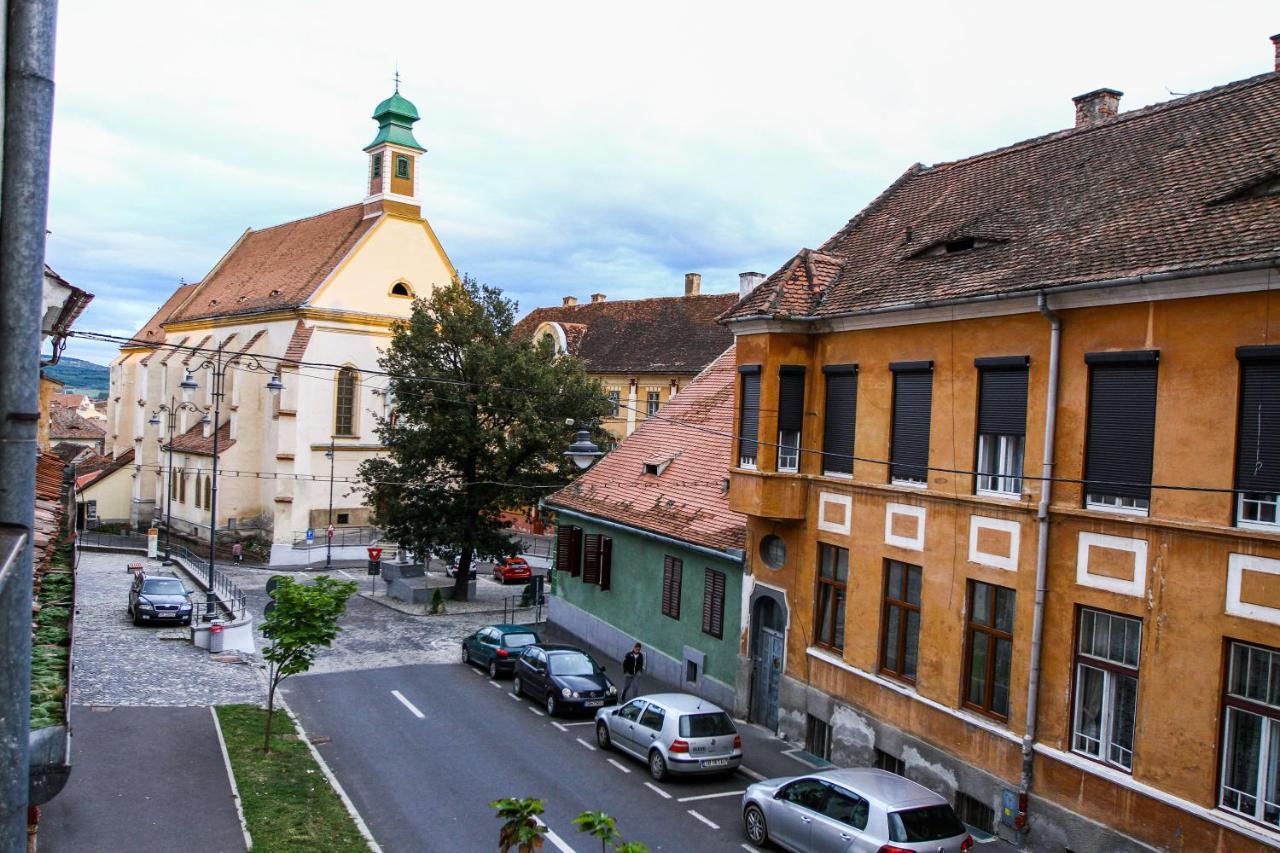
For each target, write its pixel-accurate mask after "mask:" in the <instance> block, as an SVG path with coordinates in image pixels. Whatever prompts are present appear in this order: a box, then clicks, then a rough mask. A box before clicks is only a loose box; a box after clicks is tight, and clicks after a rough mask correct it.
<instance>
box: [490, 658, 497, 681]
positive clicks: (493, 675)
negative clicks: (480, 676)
mask: <svg viewBox="0 0 1280 853" xmlns="http://www.w3.org/2000/svg"><path fill="white" fill-rule="evenodd" d="M489 677H490V678H492V679H493V680H494V681H497V680H498V662H497V661H496V660H491V661H489Z"/></svg>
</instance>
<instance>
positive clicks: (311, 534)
mask: <svg viewBox="0 0 1280 853" xmlns="http://www.w3.org/2000/svg"><path fill="white" fill-rule="evenodd" d="M315 538H316V532H315V531H314V530H312V529H311V528H310V527H308V528H307V541H308V542H310V541H311V540H312V539H315Z"/></svg>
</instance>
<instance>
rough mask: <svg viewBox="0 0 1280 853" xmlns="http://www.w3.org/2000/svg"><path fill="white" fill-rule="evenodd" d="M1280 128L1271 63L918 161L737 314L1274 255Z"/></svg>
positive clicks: (846, 309)
mask: <svg viewBox="0 0 1280 853" xmlns="http://www.w3.org/2000/svg"><path fill="white" fill-rule="evenodd" d="M1277 127H1280V74H1274V73H1269V74H1263V75H1260V76H1258V77H1253V78H1250V79H1248V80H1241V81H1238V82H1236V83H1231V84H1228V85H1226V86H1221V87H1218V88H1216V89H1211V90H1208V91H1206V92H1200V93H1198V94H1194V95H1189V96H1187V97H1183V98H1178V99H1176V100H1172V101H1168V102H1165V103H1163V104H1157V105H1155V106H1151V107H1146V108H1144V109H1138V110H1133V111H1130V112H1126V113H1120V114H1119V115H1117V116H1115V117H1113V118H1109V119H1104V120H1102V121H1100V122H1096V123H1094V124H1090V125H1085V126H1083V127H1079V128H1071V129H1068V130H1064V131H1059V132H1057V133H1052V134H1049V135H1047V136H1043V137H1039V138H1036V139H1030V140H1026V141H1024V142H1020V143H1017V144H1015V145H1011V146H1009V147H1006V148H1002V149H998V150H996V151H991V152H988V153H985V154H980V155H977V156H975V157H970V158H968V159H965V160H959V161H956V162H954V163H943V164H939V165H936V166H930V167H923V166H919V165H917V166H913V167H912V168H911V169H909V170H907V172H906V173H904V174H903V175H902V176H901V177H900V178H899V179H898V180H897V181H896V182H895V183H894V184H893V185H892V186H890V187H889V188H888V189H887V190H885V192H883V193H882V194H881V195H880V196H879V197H878V198H876V199H875V200H874V201H873V202H872V203H871V204H870V205H868V206H867V207H866V208H865V209H864V210H863V211H862V212H861V213H859V214H858V215H857V216H855V217H854V218H853V219H852V220H851V221H850V222H849V223H848V224H847V225H846V226H845V227H844V228H842V229H841V230H840V231H839V232H838V233H836V234H835V236H833V237H832V238H831V239H830V240H828V241H827V242H826V243H825V244H824V245H823V246H822V247H821V251H820V252H808V251H805V252H801V253H800V254H799V255H797V256H796V257H795V258H793V259H792V260H791V261H789V262H788V263H787V264H786V265H785V266H784V267H783V268H782V269H780V270H778V272H776V273H774V274H773V275H772V276H770V277H769V279H767V280H766V281H765V282H764V283H763V284H762V285H761V286H760V287H759V288H757V289H756V290H755V291H754V292H752V293H751V294H750V295H749V296H748V297H747V298H746V299H744V300H742V301H741V302H740V303H738V304H737V305H735V306H734V307H733V308H732V310H730V311H728V312H726V315H725V316H726V318H729V319H745V318H748V317H752V316H756V317H759V316H766V317H806V316H808V317H828V316H838V315H842V314H855V313H858V312H860V311H867V310H873V309H884V308H892V307H898V306H901V307H907V306H909V305H912V304H917V303H920V302H930V301H937V300H948V299H957V298H965V297H975V296H983V295H988V294H1006V293H1018V292H1033V291H1036V290H1041V289H1052V288H1054V287H1059V286H1064V285H1070V284H1075V283H1079V282H1093V281H1112V280H1117V279H1124V278H1130V277H1134V276H1139V275H1147V274H1155V273H1165V272H1178V273H1188V274H1189V273H1195V272H1196V271H1201V270H1211V269H1214V268H1219V267H1223V266H1230V265H1233V264H1247V263H1266V262H1274V261H1275V260H1276V259H1278V258H1280V194H1276V193H1274V192H1270V191H1267V190H1266V189H1265V187H1266V186H1267V185H1268V182H1272V181H1275V180H1276V178H1277V177H1280V165H1277V159H1278V158H1280V142H1277V138H1278V136H1277V131H1276V129H1277ZM970 241H973V242H972V243H971V242H970ZM949 243H950V244H951V245H950V246H948V244H949ZM971 245H972V246H973V247H972V248H968V247H969V246H971Z"/></svg>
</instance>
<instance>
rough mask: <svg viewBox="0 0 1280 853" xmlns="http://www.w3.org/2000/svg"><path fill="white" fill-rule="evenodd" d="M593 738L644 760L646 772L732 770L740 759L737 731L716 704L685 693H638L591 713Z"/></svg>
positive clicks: (663, 774)
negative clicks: (593, 716)
mask: <svg viewBox="0 0 1280 853" xmlns="http://www.w3.org/2000/svg"><path fill="white" fill-rule="evenodd" d="M596 743H598V744H599V745H600V748H601V749H602V750H608V749H617V750H619V751H620V752H625V753H627V754H629V755H633V756H635V757H636V758H638V759H640V760H641V761H643V762H645V763H646V764H648V765H649V775H650V776H652V777H653V778H654V779H658V780H662V779H665V778H667V775H668V774H675V775H693V774H708V773H732V772H733V771H734V770H736V769H737V768H738V765H739V764H741V763H742V736H741V735H739V734H738V730H737V728H735V727H734V725H733V720H732V719H731V718H730V717H729V715H728V714H726V713H725V712H724V711H723V710H722V709H721V708H720V707H719V706H718V705H713V704H711V703H710V702H708V701H707V700H706V699H701V698H699V697H697V696H690V695H689V694H687V693H655V694H652V695H649V696H639V697H637V698H635V699H632V700H631V701H630V702H628V703H627V704H625V705H622V706H620V707H616V708H601V709H600V710H599V711H597V712H596Z"/></svg>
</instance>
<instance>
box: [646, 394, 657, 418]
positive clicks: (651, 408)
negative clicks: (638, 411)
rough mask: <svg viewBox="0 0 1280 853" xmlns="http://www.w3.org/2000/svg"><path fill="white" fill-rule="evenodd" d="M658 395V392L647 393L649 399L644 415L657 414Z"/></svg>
mask: <svg viewBox="0 0 1280 853" xmlns="http://www.w3.org/2000/svg"><path fill="white" fill-rule="evenodd" d="M658 395H659V392H658V391H650V392H649V397H648V399H647V404H646V408H645V414H646V415H656V414H658V403H659V399H658Z"/></svg>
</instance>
